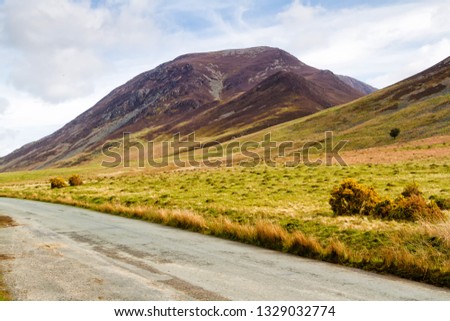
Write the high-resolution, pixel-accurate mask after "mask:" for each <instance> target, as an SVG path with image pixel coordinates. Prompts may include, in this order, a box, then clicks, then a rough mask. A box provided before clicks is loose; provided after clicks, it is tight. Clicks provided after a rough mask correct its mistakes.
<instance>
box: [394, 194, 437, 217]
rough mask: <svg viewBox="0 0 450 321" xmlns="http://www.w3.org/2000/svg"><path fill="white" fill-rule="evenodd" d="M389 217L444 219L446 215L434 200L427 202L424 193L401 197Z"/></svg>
mask: <svg viewBox="0 0 450 321" xmlns="http://www.w3.org/2000/svg"><path fill="white" fill-rule="evenodd" d="M389 218H392V219H395V220H406V221H419V220H424V221H430V222H435V221H443V220H445V215H444V214H443V213H442V211H441V210H440V208H439V207H438V206H437V205H436V203H435V202H434V201H431V202H429V203H427V201H426V200H425V198H423V196H422V195H414V194H412V195H411V196H409V197H399V198H398V199H397V200H396V204H395V208H394V209H393V210H392V211H391V213H390V215H389Z"/></svg>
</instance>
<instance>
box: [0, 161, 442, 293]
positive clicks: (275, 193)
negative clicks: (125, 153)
mask: <svg viewBox="0 0 450 321" xmlns="http://www.w3.org/2000/svg"><path fill="white" fill-rule="evenodd" d="M71 174H72V171H71V170H67V169H54V170H46V171H36V172H30V173H3V174H1V175H0V196H10V197H19V198H26V199H36V200H44V201H49V202H57V203H64V204H70V205H77V206H82V207H86V208H91V209H95V210H100V211H103V212H108V213H112V214H117V215H123V216H127V217H133V218H139V219H144V220H148V221H152V222H157V223H162V224H166V225H171V226H176V227H180V228H185V229H189V230H193V231H196V232H201V233H204V234H210V235H215V236H219V237H224V238H229V239H233V240H238V241H241V242H246V243H251V244H256V245H259V246H263V247H268V248H273V249H277V250H281V251H285V252H290V253H295V254H299V255H303V256H308V257H312V258H315V259H321V260H325V261H330V262H337V263H340V264H344V265H349V266H355V267H359V268H363V269H367V270H375V271H380V272H388V273H392V274H396V275H399V276H402V277H406V278H411V279H414V280H418V281H424V282H428V283H432V284H437V285H442V286H447V287H448V286H450V268H449V267H450V252H449V248H450V236H449V232H448V231H449V230H450V227H449V224H448V223H447V222H446V223H439V224H428V223H427V224H422V223H411V222H396V221H383V220H376V219H369V218H366V217H336V216H334V215H333V213H332V212H331V209H330V206H329V205H328V199H329V197H330V191H331V189H332V187H333V186H335V185H337V184H339V182H341V181H342V180H343V179H345V178H355V179H356V180H357V181H359V182H360V183H363V184H365V185H369V186H373V187H374V188H375V189H376V190H377V192H378V193H379V194H381V195H382V196H393V195H398V194H400V193H401V191H402V190H403V188H404V186H405V185H406V184H408V183H410V182H416V183H418V184H419V185H420V187H421V189H422V190H423V192H424V193H425V197H426V198H428V197H429V196H431V195H438V196H441V197H445V198H450V171H449V168H448V165H447V163H446V162H442V163H438V162H433V163H426V162H417V163H415V162H410V163H403V164H395V165H370V164H369V165H352V166H348V167H340V166H331V167H325V166H321V167H316V168H308V167H306V166H300V167H297V168H284V167H266V166H257V167H254V168H242V167H234V168H218V169H194V170H187V169H185V170H178V171H167V172H152V171H149V170H129V171H123V172H117V171H116V172H111V171H110V172H107V171H105V172H103V173H94V172H92V171H89V172H87V173H84V174H83V173H81V176H82V177H83V179H84V182H85V184H84V185H82V186H77V187H66V188H62V189H50V184H49V181H48V180H49V178H50V177H55V176H62V177H66V178H68V177H69V176H70V175H71ZM9 182H11V183H9ZM446 215H447V216H448V212H447V214H446Z"/></svg>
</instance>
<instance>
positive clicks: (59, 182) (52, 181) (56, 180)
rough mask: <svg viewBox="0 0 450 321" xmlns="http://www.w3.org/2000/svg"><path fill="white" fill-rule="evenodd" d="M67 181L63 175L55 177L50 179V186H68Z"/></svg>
mask: <svg viewBox="0 0 450 321" xmlns="http://www.w3.org/2000/svg"><path fill="white" fill-rule="evenodd" d="M66 186H67V183H66V181H65V180H64V179H63V178H61V177H55V178H52V179H50V187H51V188H52V189H53V188H63V187H66Z"/></svg>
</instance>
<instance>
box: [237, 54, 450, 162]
mask: <svg viewBox="0 0 450 321" xmlns="http://www.w3.org/2000/svg"><path fill="white" fill-rule="evenodd" d="M393 128H398V129H400V135H399V136H398V137H397V138H396V139H393V138H392V137H391V136H390V135H389V132H390V130H391V129H393ZM326 131H333V137H334V141H335V142H337V141H340V140H347V141H348V143H347V144H346V149H347V150H359V149H365V148H370V147H377V146H385V145H389V144H393V143H394V142H396V143H405V142H409V141H415V140H420V139H425V138H430V137H438V136H447V137H448V136H450V57H448V58H446V59H444V60H443V61H441V62H439V63H437V64H436V65H434V66H432V67H431V68H428V69H426V70H424V71H422V72H420V73H418V74H416V75H414V76H411V77H409V78H407V79H405V80H403V81H400V82H398V83H396V84H394V85H392V86H389V87H387V88H384V89H380V90H378V91H376V92H374V93H372V94H370V95H367V96H364V97H362V98H359V99H357V100H355V101H352V102H349V103H346V104H343V105H340V106H336V107H333V108H329V109H326V110H323V111H320V112H318V113H315V114H313V115H310V116H308V117H303V118H299V119H295V120H292V121H288V122H285V123H282V124H279V125H276V126H273V127H270V128H267V129H264V130H263V131H260V132H256V133H253V134H251V135H249V136H247V137H245V138H243V139H245V140H254V141H261V140H262V137H263V135H264V134H265V133H266V132H271V133H272V138H273V139H274V140H276V141H293V142H295V143H296V146H302V143H304V142H306V141H319V142H321V141H323V139H324V133H325V132H326ZM430 147H431V146H430ZM355 153H356V152H355ZM355 155H356V156H355V157H357V154H355Z"/></svg>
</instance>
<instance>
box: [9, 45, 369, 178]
mask: <svg viewBox="0 0 450 321" xmlns="http://www.w3.org/2000/svg"><path fill="white" fill-rule="evenodd" d="M274 75H275V76H274ZM266 80H267V81H266ZM260 84H262V86H261V87H260V88H264V90H260V91H258V90H255V88H257V86H258V85H260ZM362 95H364V94H363V93H362V92H360V91H358V90H355V88H354V87H353V86H352V85H351V84H350V85H348V84H346V83H345V82H343V81H341V80H340V79H339V78H338V76H336V75H335V74H333V73H332V72H322V71H321V70H319V69H316V68H314V67H311V66H308V65H306V64H304V63H303V62H301V61H300V60H298V59H297V58H296V57H294V56H293V55H291V54H289V53H287V52H286V51H284V50H281V49H279V48H273V47H267V46H261V47H252V48H244V49H228V50H221V51H212V52H204V53H191V54H186V55H182V56H179V57H177V58H175V59H173V60H172V61H169V62H166V63H163V64H161V65H159V66H158V67H156V68H154V69H152V70H149V71H146V72H144V73H142V74H140V75H138V76H136V77H134V78H133V79H131V80H130V81H128V82H127V83H125V84H124V85H122V86H120V87H118V88H116V89H114V90H113V91H112V92H111V93H110V94H109V95H107V96H106V97H104V98H103V99H102V100H100V101H99V102H98V103H97V104H95V105H94V106H93V107H92V108H91V109H89V110H88V111H86V112H85V113H83V114H81V115H80V116H78V117H77V118H76V119H74V120H73V121H72V122H70V123H68V124H67V125H65V126H64V127H63V128H61V129H60V130H58V131H56V132H55V133H53V134H52V135H50V136H47V137H45V138H43V139H41V140H39V141H37V142H34V143H31V144H28V145H26V146H24V147H22V148H20V149H19V150H17V151H15V152H13V153H12V154H10V155H8V156H6V157H4V158H3V159H0V166H2V165H3V166H2V167H3V169H12V168H43V167H47V166H52V165H55V164H56V163H58V162H61V161H63V160H64V161H66V162H67V159H70V158H74V157H76V156H77V155H80V154H82V153H90V152H92V151H94V150H95V149H98V148H99V146H101V145H102V144H103V143H104V142H106V141H108V140H110V139H115V138H117V137H122V133H123V132H125V131H126V132H133V133H143V134H142V135H144V136H145V137H146V138H149V139H154V138H156V137H158V136H161V135H168V134H169V135H170V134H171V133H174V131H176V132H186V131H193V130H195V131H203V132H209V133H214V135H219V136H224V135H225V136H226V132H228V131H231V129H232V131H233V135H240V134H242V133H243V132H249V131H254V130H256V129H261V128H263V127H264V126H265V127H267V126H270V125H274V124H276V123H279V122H281V121H285V120H289V119H292V118H294V117H299V116H303V115H306V114H310V113H313V112H316V111H318V110H320V109H323V108H327V107H330V106H333V105H337V104H341V103H345V102H348V101H350V100H353V99H355V98H358V97H360V96H362ZM288 107H289V108H288ZM224 115H225V116H226V115H234V116H233V117H225V116H224ZM217 119H222V121H221V125H224V126H226V127H223V126H222V127H220V126H217V123H215V120H217ZM218 128H223V132H218ZM76 162H77V161H75V163H76Z"/></svg>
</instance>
